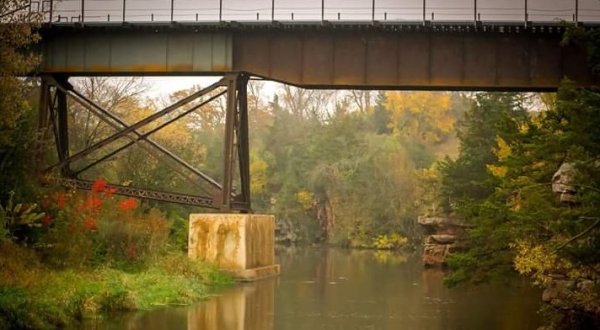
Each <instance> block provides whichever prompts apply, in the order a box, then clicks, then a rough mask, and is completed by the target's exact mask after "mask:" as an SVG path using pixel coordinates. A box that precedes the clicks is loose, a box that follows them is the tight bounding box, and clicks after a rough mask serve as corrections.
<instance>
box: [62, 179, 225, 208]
mask: <svg viewBox="0 0 600 330" xmlns="http://www.w3.org/2000/svg"><path fill="white" fill-rule="evenodd" d="M51 181H54V182H57V183H59V184H61V185H63V186H65V187H67V188H70V189H77V190H92V186H93V184H94V182H93V181H89V180H81V179H67V178H51ZM107 188H111V190H114V194H116V195H122V196H130V197H136V198H143V199H150V200H156V201H161V202H170V203H177V204H185V205H193V206H200V207H206V208H215V207H214V205H213V201H212V198H211V197H206V196H194V195H189V194H179V193H173V192H166V191H158V190H151V189H142V188H135V187H128V186H122V185H116V184H108V185H107Z"/></svg>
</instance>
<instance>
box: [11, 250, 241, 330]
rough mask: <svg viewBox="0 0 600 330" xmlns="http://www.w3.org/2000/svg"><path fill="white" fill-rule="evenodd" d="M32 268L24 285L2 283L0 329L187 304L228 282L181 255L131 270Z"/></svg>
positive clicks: (43, 325) (56, 324) (58, 323)
mask: <svg viewBox="0 0 600 330" xmlns="http://www.w3.org/2000/svg"><path fill="white" fill-rule="evenodd" d="M35 267H38V269H37V270H36V271H35V272H33V273H31V272H30V273H28V276H29V278H28V279H26V280H25V279H24V280H23V282H22V283H23V284H22V285H21V284H19V283H14V282H13V283H9V284H7V283H2V281H0V329H4V328H7V329H11V328H12V329H23V328H25V329H52V328H60V327H64V326H67V325H71V324H73V323H76V322H79V321H81V320H83V319H89V318H98V317H102V316H103V315H105V314H106V313H109V312H117V311H133V310H144V309H151V308H154V307H156V306H168V305H187V304H190V303H193V302H195V301H198V300H201V299H203V298H205V297H207V296H208V294H209V293H210V292H211V291H214V290H215V289H218V288H220V287H224V286H226V285H229V284H230V283H232V280H231V279H230V278H229V277H226V276H225V275H223V274H222V273H220V272H219V271H218V270H216V269H215V268H213V267H211V266H209V265H206V264H203V263H201V262H196V261H192V260H189V259H188V257H187V256H185V255H183V254H179V253H178V254H175V253H171V254H165V255H163V256H161V257H157V258H156V259H155V260H153V262H151V263H150V266H148V267H146V268H142V269H138V270H135V271H124V270H121V269H114V268H110V267H97V268H84V269H66V270H52V269H48V268H44V267H43V266H40V265H37V266H35ZM13 268H14V267H13ZM13 270H14V269H13ZM29 270H31V269H29ZM2 271H3V270H0V272H2ZM32 274H33V275H32ZM13 276H14V275H13Z"/></svg>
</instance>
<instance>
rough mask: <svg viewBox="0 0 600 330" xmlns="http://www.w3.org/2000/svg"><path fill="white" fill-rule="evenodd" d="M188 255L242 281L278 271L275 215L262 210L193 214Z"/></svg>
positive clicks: (277, 272) (275, 273)
mask: <svg viewBox="0 0 600 330" xmlns="http://www.w3.org/2000/svg"><path fill="white" fill-rule="evenodd" d="M188 242H189V244H188V255H189V257H190V258H193V259H200V260H205V261H207V262H210V263H213V264H215V265H217V266H218V267H219V268H220V269H222V270H223V271H225V272H227V273H229V274H231V275H232V276H234V277H235V278H237V279H239V280H243V281H253V280H257V279H260V278H265V277H269V276H274V275H277V274H279V265H276V264H275V245H274V244H275V218H274V217H273V216H272V215H262V214H205V213H197V214H191V215H190V227H189V241H188Z"/></svg>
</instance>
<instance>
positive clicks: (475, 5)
mask: <svg viewBox="0 0 600 330" xmlns="http://www.w3.org/2000/svg"><path fill="white" fill-rule="evenodd" d="M473 24H475V25H477V0H473Z"/></svg>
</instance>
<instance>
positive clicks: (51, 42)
mask: <svg viewBox="0 0 600 330" xmlns="http://www.w3.org/2000/svg"><path fill="white" fill-rule="evenodd" d="M564 30H565V27H564V26H562V25H559V24H541V25H536V24H530V25H528V26H524V25H523V24H516V23H513V24H510V23H506V24H505V23H489V22H486V24H476V25H474V24H473V22H470V23H460V22H454V23H444V24H442V23H436V24H425V25H424V24H422V23H410V22H408V23H407V22H403V23H398V22H395V23H391V22H382V23H380V22H368V23H361V22H348V21H345V22H339V23H337V22H331V23H330V22H327V21H325V22H273V23H262V22H259V23H239V22H227V23H225V22H223V23H217V24H214V23H211V24H209V23H136V24H133V23H86V24H85V25H83V24H78V23H75V24H52V25H48V26H46V27H45V28H44V29H43V39H42V43H41V45H40V46H41V48H42V52H43V55H44V57H43V58H44V60H43V63H42V65H41V68H40V73H42V74H65V75H80V76H81V75H83V76H85V75H221V74H224V73H228V72H248V73H250V74H252V75H256V76H260V77H264V78H266V79H272V80H276V81H281V82H285V83H288V84H292V85H297V86H302V87H309V88H362V89H444V90H448V89H460V90H552V89H555V88H556V87H557V85H558V83H559V82H560V80H561V79H562V78H563V77H568V78H570V79H573V80H576V81H578V82H579V83H580V84H581V85H584V86H587V85H591V84H593V83H594V77H593V76H592V74H591V70H590V69H589V67H588V65H587V55H586V52H585V49H583V48H582V47H578V46H576V45H570V46H566V47H562V46H561V45H560V41H561V39H562V35H563V33H564Z"/></svg>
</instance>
